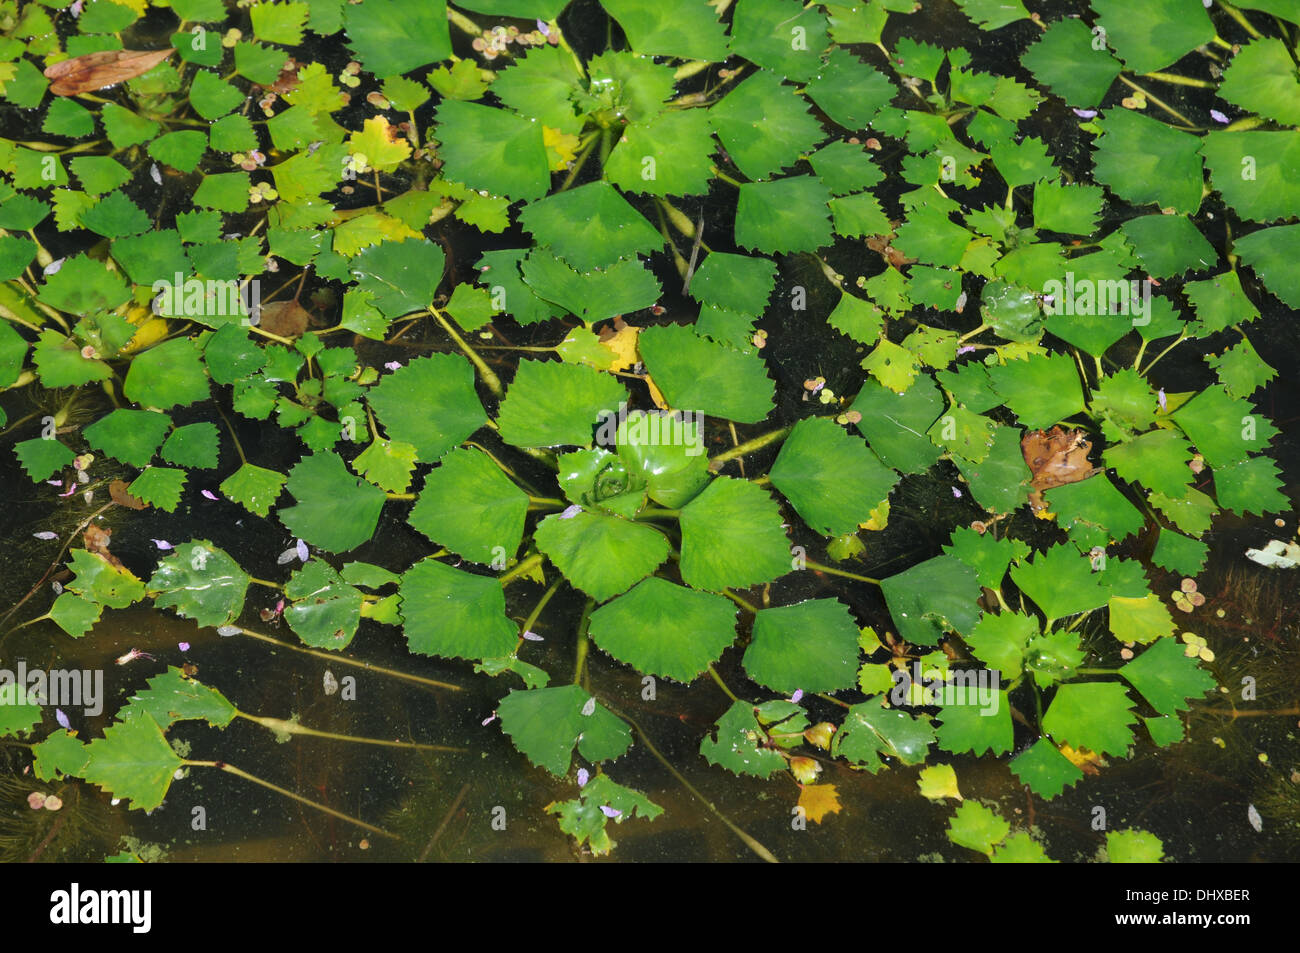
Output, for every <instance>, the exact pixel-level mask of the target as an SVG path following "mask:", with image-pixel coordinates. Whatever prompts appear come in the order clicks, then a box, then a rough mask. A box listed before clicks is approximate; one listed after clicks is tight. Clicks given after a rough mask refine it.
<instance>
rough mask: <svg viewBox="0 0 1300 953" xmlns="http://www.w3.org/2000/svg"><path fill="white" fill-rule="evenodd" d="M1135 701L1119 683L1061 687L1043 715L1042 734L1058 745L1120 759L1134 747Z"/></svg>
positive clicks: (1072, 684)
mask: <svg viewBox="0 0 1300 953" xmlns="http://www.w3.org/2000/svg"><path fill="white" fill-rule="evenodd" d="M1132 708H1133V701H1132V699H1130V698H1129V696H1128V693H1127V692H1126V691H1125V690H1124V686H1123V685H1120V684H1118V683H1116V682H1082V683H1078V682H1075V683H1071V684H1069V685H1062V686H1061V687H1060V688H1058V689H1057V690H1056V696H1055V697H1054V698H1053V699H1052V704H1051V706H1050V707H1049V708H1048V709H1047V713H1046V714H1045V715H1043V730H1044V731H1046V732H1047V733H1048V734H1050V735H1051V736H1052V738H1053V739H1055V740H1056V741H1057V742H1064V743H1066V744H1068V745H1069V746H1070V747H1072V748H1087V749H1088V750H1089V751H1095V752H1096V753H1097V754H1101V755H1107V754H1112V755H1120V756H1123V755H1125V754H1126V753H1127V752H1128V749H1129V746H1130V745H1131V744H1133V729H1132V728H1131V727H1130V725H1133V724H1136V723H1137V716H1136V715H1134V714H1133V711H1132Z"/></svg>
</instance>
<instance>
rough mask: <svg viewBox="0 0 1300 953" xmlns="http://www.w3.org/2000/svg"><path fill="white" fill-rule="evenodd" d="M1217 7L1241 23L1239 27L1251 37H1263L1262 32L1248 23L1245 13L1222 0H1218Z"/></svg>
mask: <svg viewBox="0 0 1300 953" xmlns="http://www.w3.org/2000/svg"><path fill="white" fill-rule="evenodd" d="M1219 7H1220V8H1221V9H1222V10H1223V12H1224V13H1226V14H1227V15H1228V16H1230V17H1232V18H1233V19H1234V20H1236V21H1237V23H1239V24H1240V25H1241V28H1242V29H1243V30H1245V31H1246V32H1247V33H1249V34H1250V35H1251V37H1252V38H1254V39H1256V40H1258V39H1261V38H1262V37H1263V34H1262V33H1260V32H1259V31H1258V30H1256V29H1255V28H1254V27H1253V26H1251V25H1250V21H1249V20H1247V19H1246V17H1245V14H1243V13H1242V12H1241V11H1240V10H1238V9H1237V8H1236V7H1234V6H1233V5H1232V4H1231V3H1225V2H1224V0H1219Z"/></svg>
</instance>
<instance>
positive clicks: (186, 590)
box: [149, 539, 250, 628]
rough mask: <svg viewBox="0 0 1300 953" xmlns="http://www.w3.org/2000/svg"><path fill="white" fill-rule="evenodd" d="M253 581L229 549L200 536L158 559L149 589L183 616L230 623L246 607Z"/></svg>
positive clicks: (204, 622) (209, 623) (158, 601)
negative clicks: (245, 601) (246, 598)
mask: <svg viewBox="0 0 1300 953" xmlns="http://www.w3.org/2000/svg"><path fill="white" fill-rule="evenodd" d="M249 581H250V580H249V576H248V573H246V572H244V570H243V569H241V568H240V566H239V563H237V562H235V560H233V559H232V558H230V555H229V554H228V553H226V551H225V550H223V549H221V548H220V547H218V546H214V545H213V544H212V543H211V542H209V541H208V540H206V539H196V540H192V541H190V542H188V543H181V544H179V545H178V546H177V547H176V550H175V552H174V553H173V554H172V555H171V556H168V557H167V558H166V559H163V560H161V561H160V562H159V563H158V568H157V569H155V570H154V574H153V577H152V578H151V579H150V580H149V591H150V592H152V593H154V597H153V598H154V605H156V606H158V607H159V608H161V609H166V608H173V609H175V610H176V614H177V615H178V616H180V617H181V618H182V619H193V620H194V621H195V622H197V623H198V624H199V625H201V626H210V627H213V628H216V627H219V626H223V625H230V624H231V623H232V622H234V621H235V620H236V619H237V618H239V614H240V613H241V612H243V611H244V597H245V596H246V595H247V593H248V586H249Z"/></svg>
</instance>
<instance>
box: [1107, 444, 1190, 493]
mask: <svg viewBox="0 0 1300 953" xmlns="http://www.w3.org/2000/svg"><path fill="white" fill-rule="evenodd" d="M1191 458H1192V454H1191V451H1190V450H1189V448H1188V446H1187V442H1186V441H1185V440H1183V439H1182V438H1181V437H1179V436H1178V434H1176V433H1174V432H1173V431H1172V430H1153V431H1151V432H1149V433H1144V434H1141V435H1139V436H1138V437H1135V438H1134V439H1133V440H1130V441H1128V442H1127V443H1122V444H1118V445H1116V446H1112V447H1107V448H1106V452H1105V454H1104V459H1105V461H1106V465H1107V466H1110V467H1114V468H1115V472H1116V473H1118V474H1119V476H1120V477H1121V478H1122V479H1125V480H1129V481H1132V482H1140V483H1142V485H1143V486H1146V487H1148V488H1149V489H1152V490H1155V491H1156V492H1157V493H1161V494H1164V495H1165V496H1172V497H1176V496H1181V495H1182V494H1183V492H1184V491H1185V490H1186V487H1187V483H1188V482H1189V481H1190V480H1191V478H1192V471H1191V470H1190V469H1188V467H1187V464H1188V462H1189V461H1190V460H1191Z"/></svg>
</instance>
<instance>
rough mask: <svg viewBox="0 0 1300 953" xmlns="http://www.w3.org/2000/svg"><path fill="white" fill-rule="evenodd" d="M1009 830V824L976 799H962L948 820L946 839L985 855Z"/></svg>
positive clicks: (988, 853) (990, 854)
mask: <svg viewBox="0 0 1300 953" xmlns="http://www.w3.org/2000/svg"><path fill="white" fill-rule="evenodd" d="M1010 832H1011V825H1010V824H1008V823H1007V822H1006V821H1005V820H1004V819H1003V818H1002V817H1001V816H1000V815H998V814H996V813H995V812H993V811H991V810H989V809H988V808H987V807H985V806H984V805H983V804H981V803H979V802H978V801H963V802H962V804H961V806H960V807H958V808H957V812H956V813H955V814H954V815H953V816H952V819H951V820H950V821H949V822H948V831H947V833H948V839H949V840H950V841H952V842H953V843H954V844H956V845H957V846H959V847H969V848H970V849H971V850H975V851H979V852H980V853H981V854H984V855H985V856H988V857H992V856H993V848H994V846H995V845H997V844H999V843H1001V842H1002V841H1003V839H1005V838H1006V836H1007V834H1009V833H1010Z"/></svg>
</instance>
